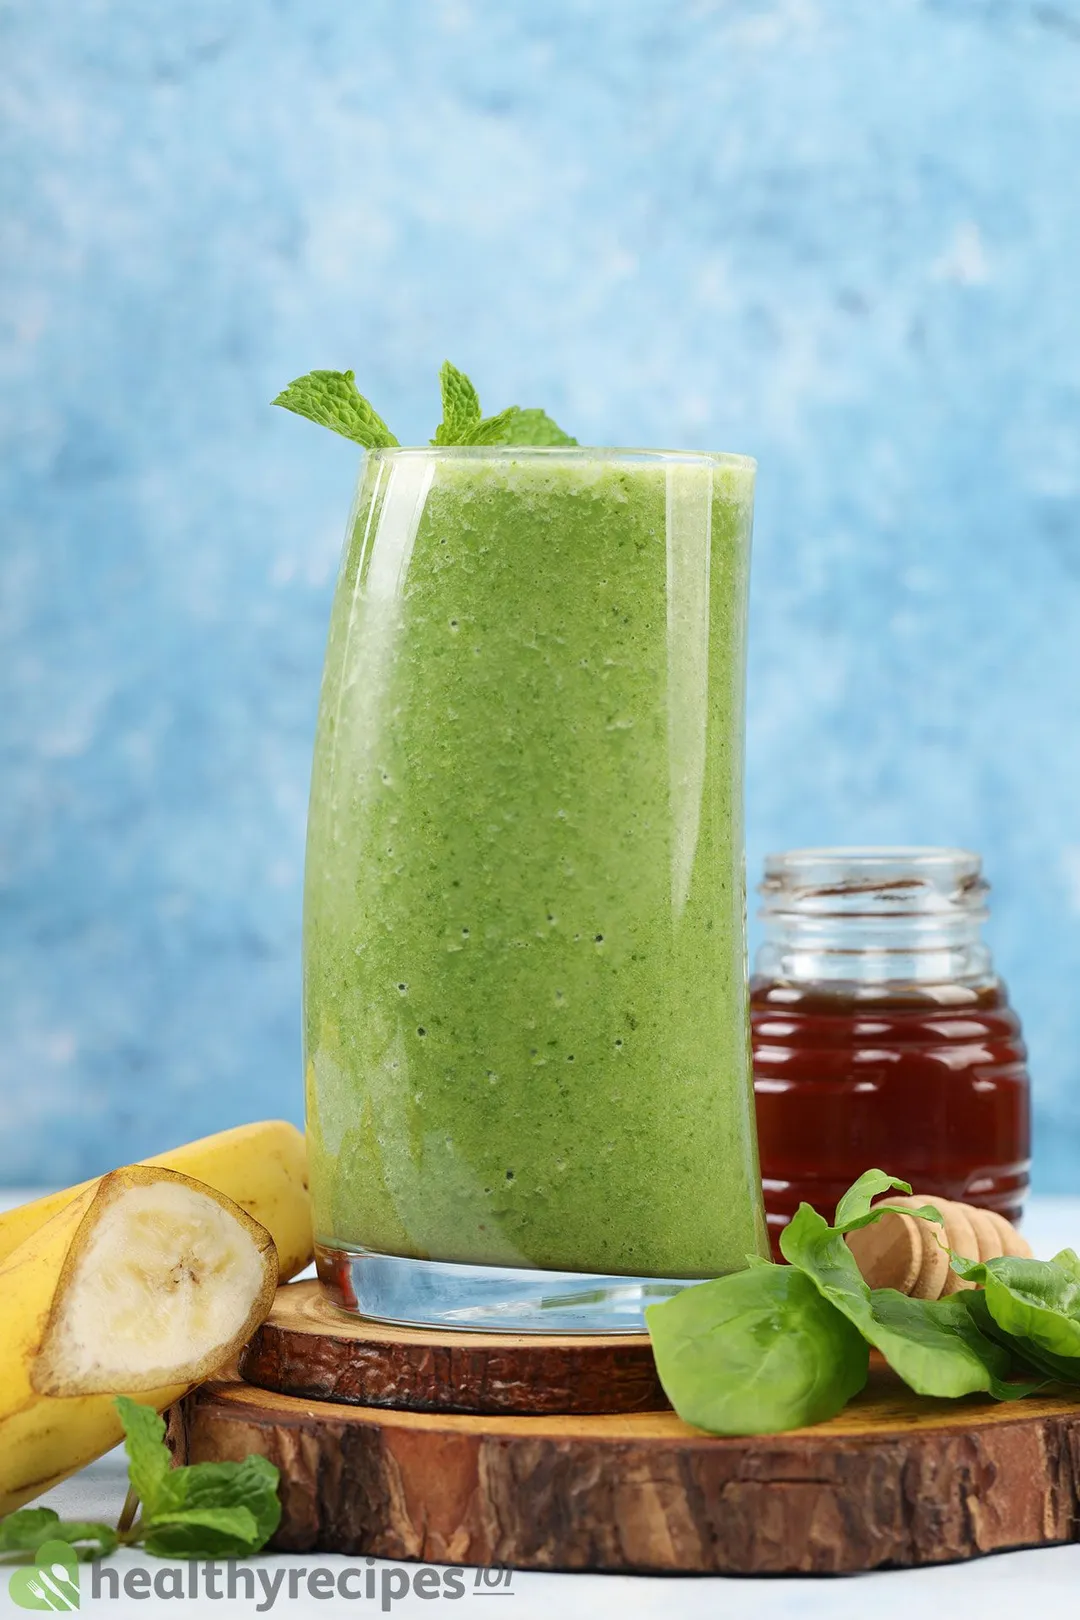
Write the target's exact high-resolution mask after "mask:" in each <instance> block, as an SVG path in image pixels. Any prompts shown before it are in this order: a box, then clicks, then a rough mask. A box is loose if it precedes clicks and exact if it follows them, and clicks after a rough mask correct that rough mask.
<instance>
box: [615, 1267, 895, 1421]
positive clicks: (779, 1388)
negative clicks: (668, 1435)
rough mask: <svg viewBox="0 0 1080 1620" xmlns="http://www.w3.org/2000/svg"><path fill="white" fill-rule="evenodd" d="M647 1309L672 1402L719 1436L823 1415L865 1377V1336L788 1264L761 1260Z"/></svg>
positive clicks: (681, 1412) (841, 1403)
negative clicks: (775, 1263)
mask: <svg viewBox="0 0 1080 1620" xmlns="http://www.w3.org/2000/svg"><path fill="white" fill-rule="evenodd" d="M645 1317H646V1321H647V1324H648V1329H649V1334H650V1336H651V1338H652V1344H653V1354H654V1355H655V1357H656V1366H657V1371H658V1372H659V1374H660V1382H661V1383H662V1384H663V1386H664V1391H665V1393H666V1394H667V1397H668V1399H669V1400H670V1402H671V1404H672V1406H673V1407H674V1408H675V1410H676V1412H678V1414H679V1416H680V1417H681V1418H683V1419H684V1420H685V1421H686V1422H687V1423H694V1424H696V1425H697V1426H698V1428H701V1429H708V1430H710V1431H711V1432H712V1433H713V1434H777V1433H779V1432H780V1431H782V1430H784V1429H798V1428H802V1427H803V1426H804V1425H805V1424H808V1423H821V1422H823V1421H824V1420H825V1419H826V1418H830V1417H834V1416H835V1415H836V1413H837V1412H839V1411H840V1410H841V1408H842V1407H843V1406H844V1405H845V1404H846V1402H847V1401H848V1400H849V1399H850V1397H851V1396H852V1395H854V1394H856V1392H857V1391H858V1390H860V1389H861V1388H862V1387H863V1385H864V1384H865V1382H866V1373H867V1366H868V1361H869V1352H868V1351H867V1348H866V1345H865V1343H864V1341H863V1339H862V1337H861V1336H860V1334H859V1333H858V1332H857V1330H856V1329H855V1328H854V1327H852V1325H851V1324H850V1322H848V1321H846V1320H845V1318H844V1316H843V1315H842V1314H841V1313H840V1311H838V1310H836V1309H835V1308H834V1307H833V1305H832V1304H830V1303H829V1301H828V1300H827V1299H826V1298H825V1297H824V1296H823V1295H822V1293H821V1292H820V1291H819V1289H817V1288H816V1287H815V1286H814V1284H813V1283H812V1282H811V1281H810V1279H809V1278H808V1277H805V1276H803V1274H802V1273H801V1272H800V1271H796V1270H794V1269H793V1268H791V1267H789V1266H776V1265H770V1264H768V1263H765V1264H763V1265H755V1266H753V1267H752V1268H750V1269H749V1270H747V1271H738V1272H735V1273H734V1274H733V1275H731V1276H729V1277H719V1278H717V1279H716V1280H715V1281H714V1282H707V1283H701V1284H699V1285H698V1286H697V1287H694V1288H684V1289H683V1290H682V1291H681V1293H678V1294H676V1295H675V1296H674V1298H672V1299H670V1300H666V1301H665V1302H664V1303H663V1304H662V1305H651V1306H649V1308H648V1310H647V1311H646V1312H645Z"/></svg>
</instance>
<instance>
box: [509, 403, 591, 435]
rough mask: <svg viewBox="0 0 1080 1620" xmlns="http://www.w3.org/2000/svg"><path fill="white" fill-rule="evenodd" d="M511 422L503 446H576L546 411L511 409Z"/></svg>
mask: <svg viewBox="0 0 1080 1620" xmlns="http://www.w3.org/2000/svg"><path fill="white" fill-rule="evenodd" d="M512 410H513V421H512V422H511V424H510V437H509V438H508V439H505V440H504V441H503V442H504V443H505V444H538V445H545V444H551V445H558V444H577V440H576V439H572V438H571V437H570V435H569V433H564V432H563V430H562V428H561V427H560V426H559V424H558V422H553V421H552V419H551V417H550V416H549V415H548V413H547V412H546V411H541V410H536V409H530V410H524V411H522V410H519V409H518V408H517V406H513V407H512Z"/></svg>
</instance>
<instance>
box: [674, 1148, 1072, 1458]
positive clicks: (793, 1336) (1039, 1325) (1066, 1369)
mask: <svg viewBox="0 0 1080 1620" xmlns="http://www.w3.org/2000/svg"><path fill="white" fill-rule="evenodd" d="M892 1189H896V1190H898V1191H901V1192H904V1193H910V1191H911V1189H910V1187H909V1186H908V1184H907V1183H906V1182H903V1181H898V1180H896V1179H895V1178H894V1177H892V1176H888V1175H886V1174H885V1172H884V1171H881V1170H868V1171H867V1172H866V1174H865V1175H863V1176H860V1177H859V1180H858V1181H857V1182H856V1183H855V1185H854V1186H853V1187H851V1188H850V1189H849V1191H848V1192H846V1193H845V1194H844V1196H843V1198H842V1199H841V1200H840V1202H839V1204H838V1205H837V1208H836V1215H835V1217H834V1223H833V1225H831V1226H830V1225H829V1223H828V1222H827V1221H826V1220H825V1219H824V1218H823V1217H822V1216H821V1215H819V1214H818V1213H817V1212H816V1211H815V1210H814V1209H812V1208H811V1207H810V1205H809V1204H802V1205H800V1207H799V1210H798V1213H797V1214H796V1215H795V1218H794V1219H793V1220H792V1221H791V1223H790V1225H789V1226H787V1227H786V1228H785V1230H784V1232H783V1234H782V1236H781V1239H780V1248H781V1252H782V1253H783V1256H784V1259H785V1260H786V1261H787V1262H788V1263H787V1265H773V1264H771V1263H768V1262H762V1261H761V1260H760V1259H759V1258H758V1257H757V1256H749V1257H748V1269H747V1270H746V1271H741V1272H736V1273H735V1274H734V1275H732V1276H729V1277H720V1278H717V1279H716V1280H715V1281H713V1282H707V1283H701V1284H699V1285H698V1286H696V1287H693V1288H686V1289H684V1290H683V1291H682V1292H681V1293H679V1294H677V1295H676V1296H675V1297H674V1298H673V1299H670V1300H667V1301H665V1302H664V1304H662V1305H653V1306H650V1307H649V1309H648V1311H647V1312H646V1317H647V1321H648V1328H649V1333H650V1335H651V1338H652V1343H653V1353H654V1355H655V1357H656V1365H657V1370H658V1372H659V1374H660V1381H661V1383H662V1384H663V1386H664V1389H665V1391H666V1393H667V1396H668V1399H669V1400H670V1401H671V1404H672V1406H673V1407H674V1408H675V1410H676V1412H678V1413H679V1415H680V1417H682V1418H684V1419H685V1420H686V1421H687V1422H688V1423H694V1424H696V1425H697V1426H698V1427H699V1428H703V1429H707V1430H710V1431H711V1432H712V1433H714V1434H765V1433H778V1432H780V1431H781V1430H784V1429H792V1428H800V1427H803V1426H804V1425H806V1424H810V1423H819V1422H822V1421H823V1420H824V1419H826V1418H829V1417H834V1416H835V1415H836V1413H837V1412H839V1411H841V1410H842V1408H843V1406H844V1405H845V1403H846V1402H847V1401H848V1400H849V1399H850V1398H851V1396H852V1395H854V1394H857V1393H858V1391H859V1390H860V1389H861V1388H862V1387H863V1385H864V1383H865V1381H866V1376H867V1367H868V1357H869V1347H870V1346H872V1347H873V1348H874V1349H876V1350H878V1351H879V1352H880V1353H881V1355H882V1356H884V1358H885V1360H886V1361H887V1362H888V1364H889V1365H890V1367H892V1368H893V1370H894V1371H895V1372H896V1373H897V1374H898V1375H899V1376H900V1377H901V1378H902V1379H903V1380H904V1382H905V1383H906V1384H908V1385H909V1386H910V1388H911V1389H913V1390H915V1391H916V1393H918V1394H920V1395H931V1396H936V1397H938V1398H951V1397H956V1396H960V1395H972V1394H989V1395H992V1396H993V1397H994V1398H995V1399H997V1400H1016V1399H1020V1398H1022V1397H1023V1396H1026V1395H1030V1394H1032V1393H1034V1392H1035V1391H1036V1390H1039V1389H1045V1388H1046V1387H1047V1385H1048V1384H1049V1383H1055V1384H1061V1383H1069V1384H1080V1258H1078V1257H1077V1256H1076V1255H1075V1254H1074V1253H1073V1252H1072V1251H1071V1250H1065V1251H1063V1252H1062V1253H1061V1254H1059V1255H1057V1256H1056V1257H1055V1259H1053V1260H1050V1261H1039V1260H1022V1259H1014V1258H1008V1257H1005V1258H1002V1259H997V1260H987V1261H985V1262H982V1263H980V1262H977V1261H972V1260H965V1259H963V1258H962V1257H960V1256H958V1255H955V1254H954V1255H952V1264H953V1266H954V1268H955V1269H956V1271H958V1272H959V1273H960V1274H961V1275H962V1276H964V1277H967V1278H969V1279H970V1280H971V1281H973V1282H975V1283H977V1284H979V1285H980V1287H979V1288H978V1289H976V1290H965V1291H963V1292H960V1293H954V1294H949V1295H946V1296H945V1297H944V1298H942V1299H936V1300H922V1299H911V1298H909V1297H908V1296H907V1295H906V1294H900V1293H897V1291H896V1290H895V1289H892V1288H881V1289H871V1288H869V1287H868V1286H867V1284H866V1283H865V1282H864V1280H863V1278H862V1276H861V1274H860V1272H859V1268H858V1266H857V1265H856V1263H855V1258H854V1256H853V1255H852V1253H851V1250H850V1249H849V1248H848V1245H847V1244H846V1243H845V1242H844V1235H845V1233H847V1232H851V1231H854V1230H855V1229H856V1228H857V1227H861V1226H865V1225H868V1224H869V1223H870V1222H871V1221H875V1220H877V1219H878V1218H879V1217H880V1216H881V1215H882V1214H883V1213H884V1211H885V1209H887V1208H888V1207H889V1206H888V1205H887V1204H881V1205H878V1206H877V1207H876V1208H871V1205H872V1203H873V1200H874V1199H875V1198H880V1197H881V1196H882V1195H883V1194H885V1193H888V1192H889V1191H890V1190H892ZM904 1213H905V1214H907V1215H916V1216H918V1217H919V1218H921V1219H924V1220H933V1221H936V1222H937V1223H938V1224H940V1223H941V1216H940V1214H939V1213H938V1211H937V1210H935V1209H933V1208H932V1207H930V1206H929V1205H926V1206H924V1207H923V1208H922V1209H920V1210H911V1209H905V1210H904Z"/></svg>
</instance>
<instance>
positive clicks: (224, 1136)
mask: <svg viewBox="0 0 1080 1620" xmlns="http://www.w3.org/2000/svg"><path fill="white" fill-rule="evenodd" d="M142 1163H143V1164H148V1165H157V1166H160V1167H161V1168H162V1169H165V1170H179V1171H180V1173H181V1174H182V1175H185V1176H192V1177H194V1179H195V1180H196V1181H204V1182H205V1183H206V1184H207V1186H208V1187H213V1188H215V1189H216V1190H217V1191H218V1192H222V1193H224V1194H225V1196H226V1198H231V1199H232V1201H233V1203H234V1204H239V1205H240V1208H241V1209H244V1210H246V1211H247V1213H248V1214H249V1215H251V1216H252V1217H253V1218H254V1219H255V1220H257V1221H258V1222H259V1224H260V1225H261V1226H265V1227H266V1229H267V1231H268V1232H269V1233H270V1235H271V1237H272V1238H273V1239H274V1242H275V1243H276V1245H277V1251H278V1264H279V1266H280V1268H281V1280H282V1282H284V1281H286V1279H287V1278H289V1277H294V1276H295V1275H296V1273H297V1272H298V1271H303V1269H304V1267H305V1266H306V1265H307V1264H308V1263H309V1262H310V1260H311V1257H312V1255H313V1253H314V1245H313V1243H312V1237H311V1205H310V1202H309V1199H308V1177H307V1153H306V1150H305V1147H304V1138H303V1136H302V1134H301V1133H300V1132H299V1131H298V1130H297V1129H296V1126H295V1125H289V1124H288V1123H287V1122H286V1121H285V1120H283V1119H267V1120H260V1121H259V1122H258V1123H257V1124H255V1125H237V1126H236V1127H235V1128H234V1129H233V1130H231V1131H219V1132H218V1133H217V1135H216V1136H204V1137H202V1138H201V1139H200V1140H199V1141H198V1142H188V1143H187V1144H186V1145H185V1146H184V1147H178V1148H171V1149H170V1150H169V1152H168V1153H158V1154H155V1156H154V1157H153V1158H152V1159H143V1160H142ZM97 1184H98V1183H97V1181H96V1180H95V1181H83V1182H80V1183H79V1185H78V1186H77V1187H67V1188H65V1189H64V1191H63V1192H55V1193H49V1194H48V1196H47V1197H45V1198H37V1199H35V1200H34V1202H33V1203H30V1204H21V1205H20V1206H19V1208H18V1209H12V1210H8V1211H6V1212H5V1213H3V1214H0V1265H3V1263H4V1261H5V1260H6V1259H7V1257H8V1255H10V1254H11V1253H12V1251H13V1250H15V1249H17V1248H18V1247H19V1245H20V1244H21V1243H24V1242H25V1241H26V1239H27V1238H28V1237H29V1236H30V1235H31V1233H33V1232H36V1231H37V1229H38V1227H39V1226H42V1225H43V1224H44V1223H45V1222H46V1221H47V1220H49V1219H50V1218H51V1217H52V1216H53V1215H55V1214H56V1213H57V1212H58V1211H59V1210H61V1209H64V1208H65V1206H67V1205H68V1204H70V1203H72V1202H73V1200H75V1199H76V1198H78V1197H79V1196H80V1195H81V1194H82V1193H84V1192H87V1191H89V1189H91V1188H92V1187H96V1186H97Z"/></svg>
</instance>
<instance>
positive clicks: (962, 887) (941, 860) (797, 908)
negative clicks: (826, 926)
mask: <svg viewBox="0 0 1080 1620" xmlns="http://www.w3.org/2000/svg"><path fill="white" fill-rule="evenodd" d="M988 888H989V884H988V883H987V882H986V879H985V878H984V877H983V872H982V857H981V856H979V855H977V854H976V853H975V851H974V850H969V849H958V848H957V849H950V848H945V847H935V846H933V845H925V846H920V845H914V844H910V845H882V846H878V847H874V846H871V845H852V846H848V847H845V846H838V847H836V848H833V849H828V848H820V849H792V850H785V851H783V852H782V853H777V854H772V855H767V856H766V858H765V869H764V875H763V878H762V882H761V883H760V885H759V886H758V893H759V894H760V895H761V896H762V898H763V905H762V916H763V917H768V916H775V915H781V914H784V913H790V914H797V915H802V916H807V915H809V914H816V915H818V916H823V917H828V916H844V915H861V916H868V915H878V916H888V915H892V916H894V917H901V916H906V917H913V916H918V915H920V914H922V915H932V914H939V915H940V914H941V913H947V912H952V913H958V912H962V913H967V914H969V915H970V914H972V913H978V914H982V912H983V908H984V906H985V896H986V892H987V890H988Z"/></svg>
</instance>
